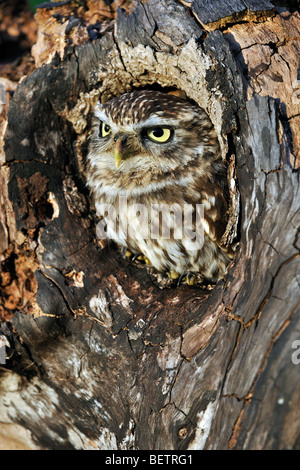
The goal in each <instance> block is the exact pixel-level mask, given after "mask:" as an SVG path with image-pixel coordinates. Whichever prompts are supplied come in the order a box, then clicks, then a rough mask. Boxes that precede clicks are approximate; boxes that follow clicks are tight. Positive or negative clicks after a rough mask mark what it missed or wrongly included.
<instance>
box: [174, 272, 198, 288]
mask: <svg viewBox="0 0 300 470" xmlns="http://www.w3.org/2000/svg"><path fill="white" fill-rule="evenodd" d="M181 283H184V284H187V285H188V286H193V285H194V284H196V275H195V274H193V273H191V272H187V273H183V274H181V276H180V277H179V279H178V282H177V286H180V284H181Z"/></svg>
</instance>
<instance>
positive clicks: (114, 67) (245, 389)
mask: <svg viewBox="0 0 300 470" xmlns="http://www.w3.org/2000/svg"><path fill="white" fill-rule="evenodd" d="M228 5H229V2H228ZM231 5H232V8H233V3H231ZM249 8H250V6H249ZM252 8H254V6H253V5H252ZM278 16H280V15H276V16H275V18H274V19H272V22H268V21H265V22H262V23H259V24H251V28H250V24H249V25H248V27H249V31H248V38H250V37H251V35H252V37H253V38H254V37H255V35H256V34H259V32H260V31H262V28H263V27H264V28H266V27H268V28H269V30H271V29H272V25H275V24H276V28H280V27H281V28H283V26H282V25H283V23H282V18H281V17H280V18H278ZM174 18H176V20H177V19H181V21H180V22H179V23H178V27H177V28H176V30H174ZM245 21H246V20H245ZM246 24H247V23H246ZM280 25H281V26H280ZM239 26H245V25H236V26H232V31H233V32H232V34H235V35H236V36H235V37H236V38H237V34H238V33H237V31H238V27H239ZM235 28H236V29H235ZM229 34H230V29H228V30H226V32H222V31H219V30H215V31H211V32H208V33H207V34H203V31H202V29H201V26H200V24H199V23H198V22H197V20H196V19H195V17H194V18H193V17H192V16H190V15H189V13H188V10H187V7H186V6H184V5H180V4H178V2H175V1H173V0H168V1H167V2H163V3H162V2H158V1H157V0H149V1H148V2H143V3H139V4H138V5H137V6H136V8H135V9H133V11H132V12H131V13H130V14H128V15H126V14H125V13H124V11H122V10H119V13H118V17H117V20H116V23H115V28H114V30H113V31H111V30H110V31H107V32H106V33H105V34H103V36H102V37H101V38H99V39H98V40H95V41H93V42H89V43H86V44H83V45H80V46H76V47H70V46H69V47H67V48H65V49H64V51H63V57H61V60H60V61H54V62H53V63H48V64H44V65H43V67H40V68H37V69H36V70H35V71H34V72H33V73H32V74H30V75H29V76H27V77H26V78H25V79H24V80H23V81H22V82H21V83H20V84H19V86H18V87H17V90H16V92H15V94H14V97H13V100H12V101H11V103H10V106H9V112H8V126H7V130H6V134H5V149H4V150H5V156H6V163H5V165H3V166H2V167H1V170H3V168H4V167H5V169H6V174H7V178H8V179H9V181H8V196H9V200H10V204H11V207H12V209H13V212H12V213H13V216H14V218H15V228H14V230H15V233H16V238H15V246H16V247H18V250H19V251H18V252H15V255H14V257H13V258H10V260H11V261H10V263H11V264H10V266H11V265H13V266H14V269H15V268H16V266H18V264H17V262H16V261H17V260H18V259H20V260H21V258H20V256H21V253H22V255H23V256H24V257H25V258H26V259H27V260H29V261H30V263H31V264H30V263H29V264H28V265H26V264H25V263H24V262H22V263H21V261H20V265H21V267H23V268H24V267H27V271H26V275H27V279H31V280H32V284H31V285H30V286H29V285H28V281H26V278H25V277H24V269H20V271H18V270H16V269H15V271H14V272H15V273H16V277H17V279H19V278H20V279H23V283H24V286H27V288H29V287H31V291H30V292H31V294H32V295H31V298H30V299H29V298H27V301H26V302H25V304H22V305H20V306H18V307H17V308H14V309H12V310H10V311H9V320H8V321H5V322H2V323H0V335H1V336H2V337H5V338H6V340H7V341H8V342H9V345H10V347H8V348H7V363H6V365H5V366H2V367H0V422H1V423H5V426H4V428H5V427H6V425H9V426H14V425H16V433H18V432H19V433H20V434H19V435H20V439H19V440H18V439H17V441H18V442H23V441H24V443H23V445H24V446H29V447H32V448H41V449H101V450H105V449H110V450H114V449H122V450H128V449H150V450H151V449H152V450H153V449H158V450H162V449H170V450H171V449H176V450H187V449H287V448H289V449H291V448H295V449H297V448H299V435H300V429H299V420H300V414H299V406H298V403H299V393H298V390H299V380H300V366H299V365H297V364H295V363H293V361H292V353H293V351H294V350H293V347H292V345H293V342H294V341H295V340H298V339H300V338H299V330H300V324H299V321H300V320H299V313H300V306H299V279H298V273H299V232H298V227H299V225H300V217H299V174H298V173H297V172H296V171H295V168H294V167H293V166H292V165H291V164H290V161H289V159H288V158H287V156H288V155H289V148H290V147H289V146H290V142H291V140H290V139H291V137H287V135H286V128H285V127H284V126H283V125H281V115H280V113H279V112H278V106H277V101H276V100H277V97H272V95H271V96H269V95H268V94H267V93H260V90H259V89H256V90H254V91H253V93H252V94H251V95H250V94H249V93H247V88H248V86H249V84H248V83H247V80H245V73H244V71H243V70H241V68H240V63H239V58H240V57H238V55H237V54H236V52H237V51H239V49H238V48H236V49H234V46H235V47H238V46H237V44H236V43H235V42H234V41H232V40H230V39H232V38H229V37H228V35H229ZM282 34H283V33H282ZM236 41H237V40H236ZM249 41H250V42H249V44H252V42H251V40H250V39H249ZM237 42H238V41H237ZM251 47H252V46H251ZM245 50H246V48H245ZM253 60H254V59H253ZM251 63H252V62H251V58H249V67H251ZM292 67H293V70H294V67H295V65H294V64H293V65H292ZM270 80H271V78H270ZM141 86H143V87H146V86H156V87H157V86H159V87H165V88H166V89H168V90H169V89H174V88H177V89H180V90H184V91H185V92H186V94H187V96H188V97H189V98H191V99H193V100H195V101H196V102H197V103H199V105H200V106H202V107H204V109H206V111H207V112H208V114H209V115H210V117H211V119H212V122H213V123H214V125H215V127H216V131H217V133H218V136H219V140H220V145H221V148H222V154H223V157H224V159H225V160H226V161H227V162H228V164H230V165H231V171H230V172H229V174H230V178H229V184H230V188H231V191H232V194H233V198H232V212H233V214H232V220H231V221H232V224H231V226H230V227H229V232H231V233H233V234H235V233H237V236H236V238H235V241H237V242H238V243H239V244H238V249H237V253H236V257H235V259H234V261H233V263H232V264H231V265H230V267H229V269H228V272H227V273H226V276H225V278H224V279H223V280H221V281H220V282H219V283H218V284H217V285H216V286H214V287H213V288H212V289H208V288H203V287H201V286H186V285H182V286H180V287H179V288H177V287H167V288H162V286H161V285H160V284H159V282H158V280H157V278H155V276H153V274H152V273H151V271H149V270H148V269H147V268H145V267H144V266H143V265H141V264H138V263H129V262H128V261H126V260H124V259H123V257H122V256H121V253H120V252H119V251H118V250H117V249H116V247H115V246H113V245H105V246H104V245H102V244H101V243H99V240H98V239H97V236H96V223H97V219H96V217H95V213H94V208H93V201H92V200H91V199H90V195H89V193H88V191H87V190H86V186H85V171H84V168H85V155H86V139H87V136H88V132H89V115H90V113H91V111H92V108H93V105H94V104H95V102H96V100H97V99H98V98H100V99H101V100H102V101H106V100H107V99H109V98H110V97H112V96H115V95H119V94H121V93H123V92H125V91H129V90H131V89H132V88H135V87H141ZM29 98H30V99H29ZM274 98H275V99H274ZM282 99H283V101H284V99H285V98H284V97H283V98H282ZM292 140H293V137H292ZM1 174H2V173H1ZM6 204H7V203H5V209H4V210H5V211H6V213H8V210H9V208H8V207H7V205H6ZM10 214H11V212H10ZM237 218H238V225H237V224H236V222H237ZM1 220H4V223H5V219H1ZM10 233H12V232H10ZM233 236H234V235H233ZM6 255H7V253H4V259H7V258H5V257H6ZM7 269H8V265H7ZM21 273H22V275H21ZM33 273H34V279H35V283H36V284H35V285H33V278H32V276H33ZM1 276H2V278H3V269H2V272H1ZM22 276H23V277H22ZM2 278H1V279H2ZM26 282H27V284H26ZM28 292H29V290H28ZM2 305H3V304H2ZM19 425H21V426H22V428H20V429H19V431H18V426H19ZM0 429H1V432H3V431H2V428H0ZM7 429H15V428H7ZM24 435H25V437H26V439H25V438H24V439H25V440H24V439H23V437H22V436H24ZM22 439H23V441H22ZM11 444H12V445H14V443H13V442H12V443H11Z"/></svg>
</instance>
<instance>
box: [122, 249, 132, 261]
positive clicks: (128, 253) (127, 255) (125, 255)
mask: <svg viewBox="0 0 300 470" xmlns="http://www.w3.org/2000/svg"><path fill="white" fill-rule="evenodd" d="M122 255H123V258H124V259H131V257H132V256H133V254H132V253H131V251H130V250H128V248H122Z"/></svg>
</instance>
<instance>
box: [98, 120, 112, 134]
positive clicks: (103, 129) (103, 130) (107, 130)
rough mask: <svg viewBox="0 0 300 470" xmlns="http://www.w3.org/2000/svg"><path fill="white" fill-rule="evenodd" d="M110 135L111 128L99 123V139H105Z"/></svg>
mask: <svg viewBox="0 0 300 470" xmlns="http://www.w3.org/2000/svg"><path fill="white" fill-rule="evenodd" d="M110 133H111V127H110V126H109V125H108V124H107V123H106V122H103V121H101V123H100V128H99V137H106V136H107V135H109V134H110Z"/></svg>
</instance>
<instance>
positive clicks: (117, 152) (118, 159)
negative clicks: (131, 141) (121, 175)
mask: <svg viewBox="0 0 300 470" xmlns="http://www.w3.org/2000/svg"><path fill="white" fill-rule="evenodd" d="M114 158H115V163H116V168H119V166H120V164H121V161H122V142H121V140H118V141H117V143H116V146H115V152H114Z"/></svg>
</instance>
